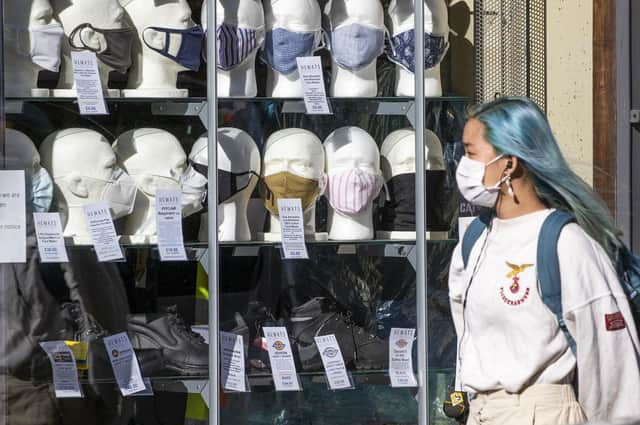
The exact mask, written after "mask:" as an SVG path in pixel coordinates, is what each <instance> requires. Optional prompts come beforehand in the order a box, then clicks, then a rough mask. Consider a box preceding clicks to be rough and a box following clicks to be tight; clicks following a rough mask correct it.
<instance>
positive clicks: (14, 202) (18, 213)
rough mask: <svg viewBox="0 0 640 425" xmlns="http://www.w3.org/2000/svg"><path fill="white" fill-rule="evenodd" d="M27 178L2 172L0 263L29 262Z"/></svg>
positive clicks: (20, 173) (0, 175) (0, 181)
mask: <svg viewBox="0 0 640 425" xmlns="http://www.w3.org/2000/svg"><path fill="white" fill-rule="evenodd" d="M26 214H27V207H26V200H25V176H24V171H22V170H1V171H0V263H26V262H27V226H26Z"/></svg>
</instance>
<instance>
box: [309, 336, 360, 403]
mask: <svg viewBox="0 0 640 425" xmlns="http://www.w3.org/2000/svg"><path fill="white" fill-rule="evenodd" d="M314 339H315V341H316V345H317V346H318V351H319V352H320V357H321V358H322V364H323V366H324V371H325V374H326V375H327V380H328V381H329V387H330V388H331V389H332V390H340V389H344V388H351V387H352V385H351V381H350V380H349V375H348V374H347V368H346V366H345V364H344V358H343V357H342V351H340V346H339V345H338V340H337V339H336V336H335V335H323V336H316V337H314Z"/></svg>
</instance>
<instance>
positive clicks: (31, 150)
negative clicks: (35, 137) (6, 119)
mask: <svg viewBox="0 0 640 425" xmlns="http://www.w3.org/2000/svg"><path fill="white" fill-rule="evenodd" d="M5 140H6V144H5V146H4V149H5V151H4V156H5V161H6V165H7V168H9V169H18V170H25V171H26V172H31V173H35V172H36V171H38V170H39V169H40V154H39V153H38V150H37V149H36V147H35V145H34V144H33V142H32V141H31V139H30V138H29V137H28V136H27V135H26V134H24V133H22V132H20V131H16V130H13V129H10V128H8V129H7V130H6V139H5Z"/></svg>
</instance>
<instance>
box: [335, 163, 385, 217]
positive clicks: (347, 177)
mask: <svg viewBox="0 0 640 425" xmlns="http://www.w3.org/2000/svg"><path fill="white" fill-rule="evenodd" d="M383 184H384V179H383V178H382V176H381V175H380V174H373V173H370V172H368V171H364V170H362V169H360V168H352V169H348V170H344V171H339V172H334V173H329V182H328V187H327V191H326V192H325V196H326V197H327V200H328V201H329V204H331V206H332V207H333V209H334V210H335V211H339V212H341V213H343V214H346V215H354V214H359V213H360V212H362V211H363V210H365V209H366V208H367V207H368V206H370V205H371V203H372V202H373V200H374V199H375V198H376V197H377V196H378V194H379V193H380V190H381V189H382V186H383Z"/></svg>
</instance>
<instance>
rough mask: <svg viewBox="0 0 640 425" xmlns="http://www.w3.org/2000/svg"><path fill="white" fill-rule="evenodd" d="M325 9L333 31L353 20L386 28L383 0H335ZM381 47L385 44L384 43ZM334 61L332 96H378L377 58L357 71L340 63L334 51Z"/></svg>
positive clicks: (381, 29) (353, 22) (355, 22)
mask: <svg viewBox="0 0 640 425" xmlns="http://www.w3.org/2000/svg"><path fill="white" fill-rule="evenodd" d="M325 13H326V14H327V15H328V17H329V21H330V23H331V30H332V31H333V30H336V29H338V28H340V27H342V26H346V25H351V24H360V25H363V26H365V27H368V28H375V29H378V30H380V31H384V11H383V9H382V5H381V4H380V1H379V0H332V1H330V2H329V3H327V6H326V9H325ZM380 47H381V48H382V45H381V46H380ZM380 53H382V50H381V51H380ZM331 62H332V67H331V69H332V71H331V86H330V89H329V91H330V95H331V96H334V97H373V96H376V94H377V92H378V82H377V77H376V60H373V61H372V62H371V63H370V64H368V65H366V66H364V67H363V68H361V69H359V70H357V71H352V70H349V69H345V68H342V67H340V66H339V65H338V64H337V63H336V61H335V60H333V55H332V61H331Z"/></svg>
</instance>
